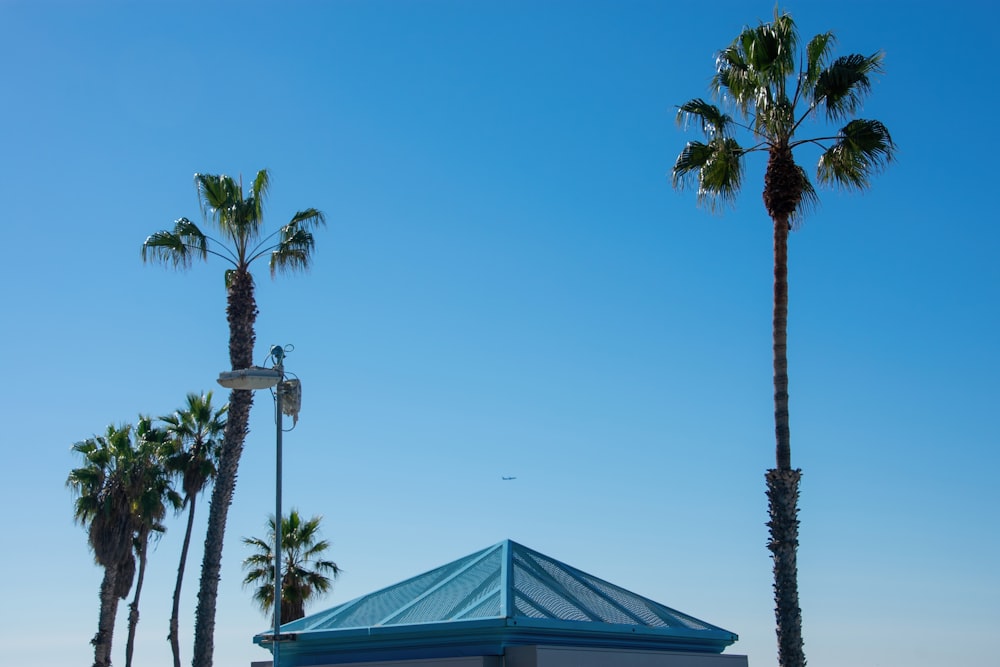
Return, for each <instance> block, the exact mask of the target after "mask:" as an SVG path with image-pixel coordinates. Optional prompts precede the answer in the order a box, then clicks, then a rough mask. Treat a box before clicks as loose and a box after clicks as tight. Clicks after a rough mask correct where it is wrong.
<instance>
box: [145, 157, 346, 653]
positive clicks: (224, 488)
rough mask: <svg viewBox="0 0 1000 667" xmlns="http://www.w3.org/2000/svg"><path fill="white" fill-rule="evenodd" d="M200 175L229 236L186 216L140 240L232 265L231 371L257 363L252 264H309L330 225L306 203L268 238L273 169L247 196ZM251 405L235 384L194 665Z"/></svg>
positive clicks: (150, 249)
mask: <svg viewBox="0 0 1000 667" xmlns="http://www.w3.org/2000/svg"><path fill="white" fill-rule="evenodd" d="M194 180H195V186H196V188H197V191H198V200H199V202H200V204H201V207H202V212H203V213H204V215H205V216H206V217H207V218H210V220H211V222H212V224H213V225H214V226H215V228H216V229H217V230H218V232H219V234H220V235H221V237H222V239H223V240H219V239H216V238H213V237H211V236H208V235H206V234H205V233H204V232H203V231H202V230H201V229H199V228H198V226H197V225H195V224H194V223H193V222H191V221H190V220H188V219H187V218H181V219H179V220H177V222H176V223H175V224H174V227H173V229H169V230H163V231H159V232H156V233H154V234H152V235H150V236H149V237H148V238H147V239H146V241H145V243H143V244H142V258H143V261H148V260H152V261H159V262H163V263H167V264H172V265H173V266H175V267H181V268H187V267H189V266H190V265H191V263H192V262H193V261H194V260H195V259H196V258H197V259H202V260H207V259H208V256H209V255H213V256H215V257H218V258H220V259H222V260H223V261H225V262H227V263H228V264H229V265H230V268H229V269H227V270H226V273H225V278H226V280H225V284H226V292H227V306H226V317H227V319H228V322H229V362H230V364H231V366H232V369H233V370H239V369H243V368H249V367H250V366H252V365H253V347H254V342H255V340H256V334H255V332H254V323H255V321H256V319H257V303H256V300H255V298H254V282H253V276H252V275H251V273H250V268H251V265H253V263H254V262H255V261H257V260H258V259H261V258H263V257H267V258H268V260H269V264H270V269H271V276H272V277H273V276H274V275H275V274H276V273H277V272H279V271H292V270H297V269H305V268H307V267H308V266H309V261H310V259H311V257H312V251H313V247H314V240H313V235H312V229H313V228H314V227H315V226H318V225H322V224H324V223H325V221H326V219H325V217H324V216H323V213H322V212H320V211H318V210H316V209H314V208H308V209H305V210H303V211H299V212H297V213H296V214H295V215H294V216H292V218H291V220H290V221H289V222H288V223H286V224H285V225H284V226H282V227H280V228H279V229H278V230H277V231H275V232H273V233H272V234H270V235H268V236H262V233H263V229H262V228H263V222H264V200H265V199H266V197H267V192H268V189H269V185H270V176H269V174H268V172H267V170H265V169H262V170H260V171H258V172H257V176H256V178H254V181H253V183H252V184H251V186H250V190H249V191H248V192H247V193H246V194H244V192H243V183H242V179H240V180H239V181H237V180H235V179H233V178H232V177H230V176H226V175H210V174H195V177H194ZM252 404H253V392H252V391H249V390H245V389H234V390H233V391H232V392H231V393H230V395H229V418H228V420H227V421H226V430H225V434H224V436H223V442H222V449H221V451H220V453H219V462H218V471H217V474H216V478H215V484H214V486H213V488H212V499H211V502H210V505H209V511H208V528H207V530H206V533H205V552H204V555H203V557H202V564H201V581H200V585H199V589H198V606H197V608H196V610H195V628H194V659H193V666H194V667H211V665H212V654H213V650H214V634H215V608H216V598H217V597H218V591H219V577H220V569H221V567H222V544H223V539H224V537H225V531H226V518H227V516H228V514H229V505H230V504H231V503H232V500H233V491H234V490H235V488H236V475H237V472H238V469H239V463H240V457H241V455H242V453H243V442H244V440H245V438H246V433H247V423H248V420H249V417H250V407H251V405H252Z"/></svg>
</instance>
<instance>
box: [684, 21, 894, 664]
mask: <svg viewBox="0 0 1000 667" xmlns="http://www.w3.org/2000/svg"><path fill="white" fill-rule="evenodd" d="M833 44H834V36H833V33H830V32H827V33H823V34H819V35H816V36H815V37H813V38H812V39H811V40H810V41H809V43H808V44H807V45H806V47H805V51H804V53H801V54H800V53H799V50H798V35H797V32H796V28H795V24H794V22H793V21H792V18H791V16H790V15H789V14H787V13H781V12H779V11H778V10H777V9H775V14H774V20H773V22H771V23H761V24H760V25H758V26H757V27H755V28H749V27H748V28H744V29H743V31H742V32H740V34H739V35H738V36H737V37H736V39H735V40H734V41H733V42H732V44H730V45H729V46H728V47H727V48H726V49H724V50H723V51H722V52H720V53H719V54H718V57H717V59H716V74H715V76H714V77H713V79H712V87H713V89H714V92H715V93H716V94H717V96H718V97H720V98H722V100H723V102H726V103H728V104H729V105H730V106H731V108H732V110H733V111H734V113H735V114H736V115H737V117H738V118H739V119H740V120H739V121H738V120H736V119H735V118H734V117H732V116H730V115H728V114H726V113H725V112H724V111H723V110H722V109H720V108H719V107H718V106H715V105H713V104H709V103H708V102H706V101H704V100H702V99H694V100H691V101H690V102H688V103H686V104H684V105H683V106H681V107H679V110H678V114H677V120H678V122H679V123H680V124H682V125H685V126H686V125H687V124H688V123H690V122H692V121H693V122H695V123H697V124H698V125H699V126H700V128H701V130H702V131H703V132H704V133H705V135H706V137H707V142H706V143H703V142H700V141H692V142H689V143H688V144H687V145H686V146H685V148H684V150H683V151H682V152H681V153H680V155H679V156H678V157H677V160H676V162H675V163H674V168H673V174H672V176H673V178H672V180H673V185H674V187H676V188H680V187H682V186H684V185H685V183H686V182H688V181H689V180H695V181H696V182H697V185H698V201H699V203H703V204H708V205H709V206H710V207H711V208H714V207H715V206H716V205H718V204H720V203H721V204H726V203H732V202H733V201H734V200H735V198H736V195H737V193H738V192H739V189H740V186H741V184H742V179H743V158H744V157H746V155H747V154H748V153H753V152H758V151H760V152H766V153H767V154H768V162H767V170H766V172H765V176H764V206H765V208H766V209H767V212H768V215H769V216H770V218H771V221H772V223H773V225H774V304H773V306H774V320H773V355H774V426H775V441H776V447H775V459H776V466H775V468H773V469H771V470H768V471H767V474H766V476H765V479H766V483H767V497H768V505H769V512H770V521H769V522H768V526H769V528H770V540H769V542H768V549H770V551H771V555H772V559H773V564H774V597H775V619H776V621H777V635H778V660H779V664H780V665H782V667H791V666H797V667H798V666H801V665H804V664H805V656H804V653H803V650H802V616H801V611H800V609H799V595H798V574H797V565H796V550H797V547H798V523H799V522H798V495H799V480H800V477H801V472H802V471H801V470H800V469H793V468H792V465H791V439H790V432H789V423H788V361H787V356H786V345H787V318H788V265H787V257H788V255H787V252H788V233H789V231H790V230H792V229H794V228H796V226H797V224H798V223H799V222H800V221H801V216H802V213H803V210H804V208H807V207H808V205H810V204H814V203H816V202H817V201H818V198H817V195H816V191H815V190H814V188H813V185H812V183H811V182H810V181H809V178H808V176H807V175H806V172H805V170H804V169H803V168H802V167H800V166H799V165H798V164H797V163H796V161H795V153H796V151H797V149H806V148H818V149H820V155H819V162H818V166H817V170H816V179H817V181H818V182H819V183H821V184H824V185H836V186H840V187H843V188H846V189H855V190H862V189H865V188H867V187H868V185H869V180H870V178H871V176H872V175H873V174H874V173H876V172H878V171H880V170H881V169H882V168H883V167H885V166H886V165H887V164H888V163H889V162H891V161H892V160H893V158H894V153H895V144H894V143H893V141H892V138H891V137H890V135H889V131H888V130H887V129H886V127H885V126H884V125H883V124H882V123H880V122H879V121H877V120H866V119H860V118H854V116H855V114H856V113H857V112H858V111H859V109H860V108H861V103H862V101H863V99H864V98H865V97H866V96H867V94H868V93H869V92H870V90H871V85H872V80H871V77H872V76H873V75H875V74H878V73H881V71H882V59H883V54H882V53H881V52H876V53H874V54H872V55H869V56H865V55H857V54H853V55H847V56H841V57H839V58H836V59H833V58H832V55H831V52H832V48H833ZM797 63H798V67H797ZM806 120H825V121H826V122H827V123H839V122H843V121H847V123H846V124H845V125H844V126H843V127H841V128H840V129H839V130H837V131H835V132H826V133H823V132H821V133H819V134H818V135H815V136H806V137H803V136H802V131H803V130H804V126H803V123H804V122H805V121H806ZM737 130H744V131H746V132H747V133H748V134H750V135H751V137H752V139H751V140H752V144H751V145H750V146H749V147H744V146H743V145H741V144H740V143H738V142H737V140H736V139H735V138H734V134H735V132H736V131H737Z"/></svg>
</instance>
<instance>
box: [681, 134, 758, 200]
mask: <svg viewBox="0 0 1000 667" xmlns="http://www.w3.org/2000/svg"><path fill="white" fill-rule="evenodd" d="M744 152H745V151H744V150H743V148H742V147H740V145H739V144H738V143H737V142H736V140H735V139H728V138H727V139H713V140H712V141H710V142H709V143H707V144H703V143H701V142H700V141H689V142H688V144H687V145H686V146H685V147H684V150H683V151H681V153H680V155H678V156H677V161H676V162H675V163H674V169H673V172H672V183H673V185H674V187H675V188H677V189H681V188H683V186H684V184H685V181H687V180H690V178H691V177H692V176H696V177H697V181H698V203H699V204H700V205H707V206H708V208H709V210H712V211H715V210H716V209H717V208H718V206H719V205H722V204H732V203H733V202H735V200H736V195H737V193H738V192H739V189H740V185H741V184H742V181H743V159H742V158H743V155H744Z"/></svg>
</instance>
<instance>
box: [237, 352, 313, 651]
mask: <svg viewBox="0 0 1000 667" xmlns="http://www.w3.org/2000/svg"><path fill="white" fill-rule="evenodd" d="M268 356H269V357H270V358H271V360H272V361H273V362H274V366H273V367H272V368H261V367H258V366H254V367H252V368H244V369H241V370H235V371H225V372H223V373H220V374H219V384H221V385H222V386H223V387H227V388H229V389H244V390H250V391H253V390H256V389H269V388H271V387H276V388H275V392H274V420H275V425H276V427H277V428H276V433H275V456H276V459H275V483H274V636H273V638H272V639H271V642H272V643H271V654H272V656H273V667H278V662H279V652H280V646H281V642H280V641H279V639H280V634H281V477H282V475H281V458H282V457H281V435H282V433H283V424H282V414H283V412H282V407H283V406H282V400H281V399H282V396H283V394H284V385H283V381H284V379H285V365H284V362H285V348H283V347H281V346H280V345H272V346H271V350H270V352H269V353H268ZM292 382H297V381H294V380H293V381H292ZM293 393H294V392H293ZM294 398H295V397H294V395H293V399H294ZM292 409H293V411H294V412H293V413H292V414H293V415H296V416H297V407H296V405H295V402H294V401H293V404H292Z"/></svg>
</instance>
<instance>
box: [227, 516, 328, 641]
mask: <svg viewBox="0 0 1000 667" xmlns="http://www.w3.org/2000/svg"><path fill="white" fill-rule="evenodd" d="M321 520H322V517H320V516H314V517H313V518H311V519H309V520H308V521H303V520H302V518H301V517H300V516H299V512H298V510H295V509H293V510H292V511H291V513H290V514H289V515H288V516H286V517H282V519H281V548H282V563H283V566H282V570H281V618H280V621H279V623H287V622H288V621H294V620H296V619H299V618H302V617H303V616H305V615H306V612H305V606H306V603H307V602H308V601H309V600H310V599H312V597H313V596H314V595H315V594H317V593H326V592H328V591H329V590H330V588H331V587H332V586H333V580H334V579H336V578H337V576H338V575H339V574H340V568H339V567H337V564H336V563H334V562H333V561H330V560H325V559H324V558H323V555H324V553H325V552H326V550H327V549H329V548H330V543H329V542H328V541H326V540H320V539H319V524H320V521H321ZM267 526H268V535H267V538H266V539H261V538H259V537H244V538H243V543H244V544H246V545H247V546H249V547H252V548H253V549H254V550H255V551H254V553H252V554H251V555H249V556H247V558H246V559H244V561H243V569H244V570H246V573H247V574H246V577H245V578H244V579H243V585H244V586H256V588H255V589H254V594H253V599H254V601H255V602H256V603H257V604H258V605H259V606H260V609H261V611H263V612H264V614H270V613H271V611H272V610H273V609H274V550H273V545H274V516H273V515H272V516H271V517H269V518H268V521H267Z"/></svg>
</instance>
